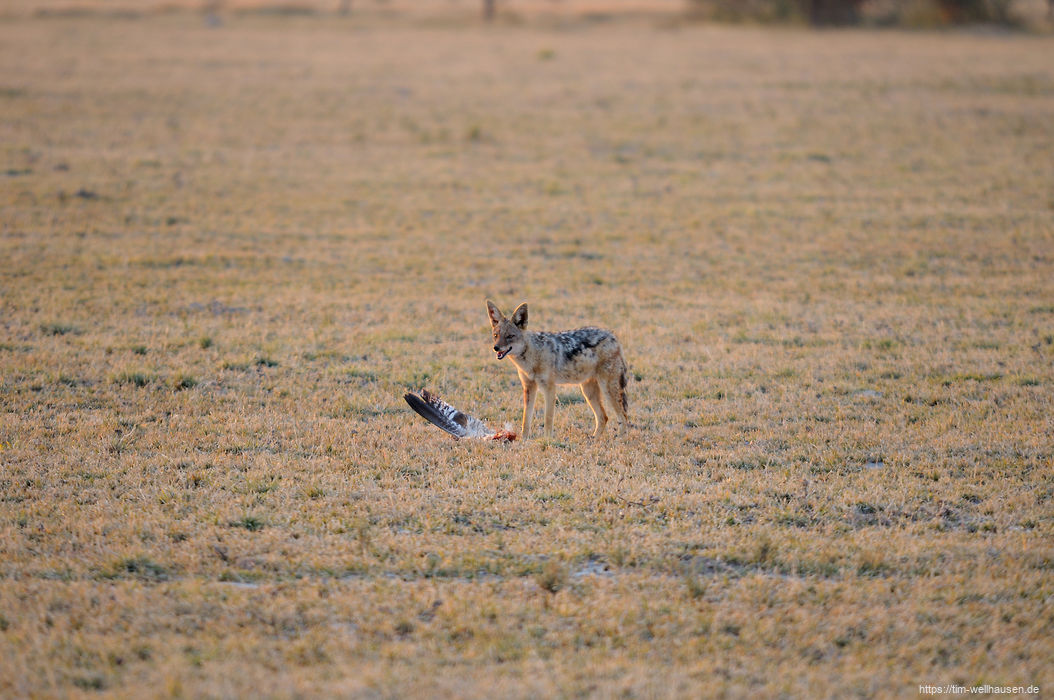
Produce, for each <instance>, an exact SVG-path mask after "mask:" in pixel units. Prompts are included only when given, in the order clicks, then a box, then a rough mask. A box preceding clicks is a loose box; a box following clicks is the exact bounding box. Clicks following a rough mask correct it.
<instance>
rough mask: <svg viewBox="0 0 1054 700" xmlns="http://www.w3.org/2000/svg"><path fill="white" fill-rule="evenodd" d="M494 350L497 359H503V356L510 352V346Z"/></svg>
mask: <svg viewBox="0 0 1054 700" xmlns="http://www.w3.org/2000/svg"><path fill="white" fill-rule="evenodd" d="M495 352H496V353H498V359H499V360H502V359H505V356H506V355H508V354H509V353H510V352H512V346H511V345H510V346H509V347H508V348H507V349H505V350H495Z"/></svg>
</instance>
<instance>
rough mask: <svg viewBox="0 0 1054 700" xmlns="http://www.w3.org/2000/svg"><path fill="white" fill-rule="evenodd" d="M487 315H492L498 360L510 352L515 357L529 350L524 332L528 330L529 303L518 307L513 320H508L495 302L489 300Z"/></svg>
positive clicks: (495, 350)
mask: <svg viewBox="0 0 1054 700" xmlns="http://www.w3.org/2000/svg"><path fill="white" fill-rule="evenodd" d="M487 313H488V314H490V325H491V330H493V331H494V352H496V353H497V354H498V359H499V360H500V359H502V358H504V357H505V356H506V355H508V354H509V353H510V352H511V353H512V354H513V355H522V354H523V351H524V350H526V349H527V339H526V338H524V336H523V331H524V330H525V329H526V328H527V302H524V303H522V304H520V305H519V306H517V307H516V310H515V311H513V312H512V318H506V317H505V314H503V313H502V312H501V309H499V308H498V307H497V306H495V305H494V302H493V301H491V300H490V299H488V300H487Z"/></svg>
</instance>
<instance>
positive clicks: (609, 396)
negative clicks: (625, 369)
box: [600, 376, 627, 432]
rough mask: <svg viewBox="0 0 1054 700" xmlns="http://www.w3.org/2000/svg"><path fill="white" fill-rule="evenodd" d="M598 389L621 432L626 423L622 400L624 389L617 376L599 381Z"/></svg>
mask: <svg viewBox="0 0 1054 700" xmlns="http://www.w3.org/2000/svg"><path fill="white" fill-rule="evenodd" d="M600 391H601V393H602V394H603V395H604V403H605V404H606V405H607V408H608V410H609V412H610V413H611V415H612V416H613V417H614V418H615V422H616V423H617V429H618V431H619V432H622V430H623V428H624V426H625V425H626V419H627V416H626V408H625V404H624V403H623V401H622V392H623V391H624V389H623V387H622V385H621V383H620V381H619V378H618V377H617V376H613V377H606V378H604V379H602V380H601V381H600Z"/></svg>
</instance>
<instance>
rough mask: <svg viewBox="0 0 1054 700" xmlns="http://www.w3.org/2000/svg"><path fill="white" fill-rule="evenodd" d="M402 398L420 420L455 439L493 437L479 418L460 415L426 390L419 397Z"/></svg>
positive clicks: (406, 395)
mask: <svg viewBox="0 0 1054 700" xmlns="http://www.w3.org/2000/svg"><path fill="white" fill-rule="evenodd" d="M403 398H404V399H406V403H408V404H410V408H412V409H414V410H415V411H417V413H419V414H420V415H421V417H422V418H424V419H425V420H427V421H428V422H430V423H432V424H433V425H435V426H438V427H439V428H441V429H442V430H445V431H446V432H448V433H450V434H451V435H453V436H454V437H455V438H458V439H460V438H485V437H491V436H492V435H494V431H493V430H491V429H490V428H488V427H487V426H486V424H485V423H484V422H483V421H481V420H480V419H479V418H474V417H472V416H470V415H467V414H465V413H462V412H461V411H459V410H457V409H456V408H454V407H453V406H451V405H450V404H448V403H447V402H446V401H443V400H442V399H441V398H439V397H438V396H436V395H435V394H432V393H431V392H429V391H428V390H427V389H425V390H422V391H421V394H420V395H417V394H410V393H408V394H404V395H403Z"/></svg>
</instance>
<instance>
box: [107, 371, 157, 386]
mask: <svg viewBox="0 0 1054 700" xmlns="http://www.w3.org/2000/svg"><path fill="white" fill-rule="evenodd" d="M154 379H156V377H155V376H154V375H153V374H150V373H148V372H120V373H119V374H116V375H114V378H113V381H114V383H115V384H131V385H132V386H137V387H144V386H147V385H148V384H150V383H151V382H153V381H154Z"/></svg>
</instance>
